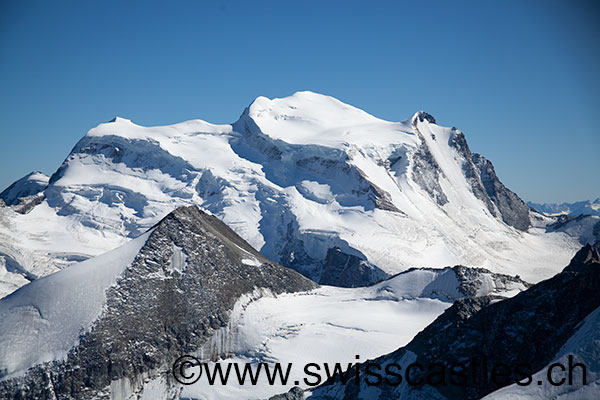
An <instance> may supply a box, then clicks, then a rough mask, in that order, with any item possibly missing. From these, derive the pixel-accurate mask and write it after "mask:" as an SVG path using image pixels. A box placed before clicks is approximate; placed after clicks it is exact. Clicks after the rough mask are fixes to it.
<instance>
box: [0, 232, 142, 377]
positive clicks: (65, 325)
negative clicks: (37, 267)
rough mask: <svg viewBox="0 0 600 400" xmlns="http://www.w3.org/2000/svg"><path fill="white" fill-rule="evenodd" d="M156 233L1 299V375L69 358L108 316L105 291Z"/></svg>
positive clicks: (37, 281)
mask: <svg viewBox="0 0 600 400" xmlns="http://www.w3.org/2000/svg"><path fill="white" fill-rule="evenodd" d="M149 235H150V232H147V233H145V234H143V235H141V236H140V237H138V238H136V239H133V240H131V241H130V242H128V243H127V244H125V245H123V246H121V247H119V248H117V249H115V250H113V251H111V252H108V253H106V254H103V255H100V256H98V257H96V258H93V259H90V260H87V261H83V262H81V263H78V264H75V265H72V266H70V267H68V268H65V269H64V270H62V271H59V272H57V273H55V274H52V275H49V276H46V277H43V278H40V279H37V280H35V281H33V282H31V283H30V284H28V285H26V286H23V287H22V288H21V289H19V290H18V291H16V292H14V293H13V294H11V295H10V296H7V297H5V298H3V299H2V300H0V321H2V324H0V372H1V373H2V375H8V376H11V375H13V376H14V374H18V373H20V372H23V371H24V370H26V369H27V368H29V367H30V366H33V365H35V364H39V363H43V362H46V361H51V360H59V359H62V358H64V357H65V356H66V354H67V352H68V351H69V349H71V348H72V347H73V346H74V345H76V344H77V342H78V339H79V336H80V334H81V333H84V332H85V331H86V330H88V329H89V328H90V326H91V324H92V323H93V321H94V320H95V319H96V318H97V317H98V316H99V315H100V313H101V312H102V308H103V304H104V302H105V299H106V297H105V291H106V290H107V288H108V287H110V286H111V285H113V284H114V283H115V282H116V279H117V277H118V276H119V274H120V273H121V272H122V271H123V270H124V268H125V267H126V266H127V265H129V264H131V262H132V261H133V259H134V257H135V255H136V254H137V253H138V252H139V250H140V249H141V247H142V246H143V245H144V243H145V242H146V240H147V238H148V236H149Z"/></svg>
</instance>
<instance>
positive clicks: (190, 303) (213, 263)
mask: <svg viewBox="0 0 600 400" xmlns="http://www.w3.org/2000/svg"><path fill="white" fill-rule="evenodd" d="M251 257H254V258H256V259H257V260H259V261H260V262H261V263H262V265H260V266H252V265H246V264H244V263H243V262H242V260H243V259H247V258H251ZM315 286H316V285H315V284H314V283H313V282H311V281H309V280H308V279H306V278H304V277H302V276H301V275H300V274H298V273H297V272H295V271H293V270H290V269H288V268H284V267H281V266H279V265H277V264H275V263H273V262H271V261H269V260H268V259H266V258H265V257H263V256H262V255H261V254H260V253H258V252H257V251H256V250H254V249H253V248H252V247H251V246H250V245H249V244H248V243H246V242H245V241H244V240H243V239H241V238H240V237H239V236H237V235H236V234H235V233H234V232H233V231H232V230H230V229H229V228H228V227H227V226H226V225H225V224H223V223H222V222H221V221H219V220H218V219H217V218H215V217H213V216H210V215H207V214H205V213H203V212H202V211H200V210H199V209H198V208H197V207H195V206H192V207H185V208H179V209H177V210H175V211H174V212H172V213H171V214H169V215H168V216H167V217H165V218H164V219H163V220H162V221H161V222H159V223H158V224H157V225H156V226H155V227H154V231H153V232H152V233H151V234H150V236H149V238H148V240H147V242H146V244H145V245H144V246H143V247H142V249H141V250H140V252H139V253H138V255H137V256H136V258H135V259H134V261H133V263H132V264H131V265H130V266H128V267H127V268H126V269H125V271H124V272H123V273H122V275H121V276H120V277H119V279H118V281H117V284H116V285H115V286H113V287H111V288H110V289H108V290H107V300H106V305H105V310H104V311H103V313H102V315H101V316H100V317H99V319H97V320H96V321H95V323H94V325H93V327H92V329H91V330H90V332H89V333H86V334H84V335H83V336H81V338H80V342H79V344H78V345H77V346H76V347H75V348H73V349H72V350H71V351H70V352H69V354H68V356H67V359H66V360H65V361H54V362H50V363H44V364H41V365H37V366H35V367H34V368H32V369H30V370H29V371H28V372H27V373H26V375H24V376H23V377H20V378H13V379H7V380H4V381H0V398H11V399H25V398H36V399H55V398H56V399H72V398H77V399H91V398H109V397H110V395H111V393H110V389H109V387H110V385H111V382H115V381H117V380H121V379H123V378H126V379H127V380H128V381H129V384H130V385H131V386H132V387H131V390H132V391H135V390H139V389H140V387H141V381H143V379H144V378H149V377H150V378H152V377H156V376H159V375H162V376H166V377H167V378H166V379H170V377H169V375H168V373H167V372H166V371H167V370H168V368H169V366H170V364H171V363H172V362H173V361H174V360H175V359H176V358H177V357H178V356H180V355H182V354H187V353H190V352H193V351H195V350H197V349H199V348H200V347H201V346H202V345H203V344H204V343H205V342H206V341H207V339H209V338H210V337H211V335H212V334H213V333H214V332H216V331H217V330H219V329H220V328H222V327H224V326H226V325H227V323H228V320H229V313H230V311H231V310H232V308H233V306H234V304H235V303H236V301H237V300H238V299H239V298H240V297H241V296H242V295H245V294H251V293H253V292H254V291H255V290H256V289H266V290H268V291H270V292H272V293H274V294H278V293H283V292H296V291H302V290H309V289H312V288H314V287H315ZM136 382H137V384H136Z"/></svg>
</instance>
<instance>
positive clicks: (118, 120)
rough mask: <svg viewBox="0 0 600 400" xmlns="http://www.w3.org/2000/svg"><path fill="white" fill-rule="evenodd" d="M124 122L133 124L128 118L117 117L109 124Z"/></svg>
mask: <svg viewBox="0 0 600 400" xmlns="http://www.w3.org/2000/svg"><path fill="white" fill-rule="evenodd" d="M123 122H131V120H130V119H127V118H123V117H119V116H116V117H114V118H113V119H111V120H110V121H108V123H123Z"/></svg>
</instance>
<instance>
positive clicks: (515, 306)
mask: <svg viewBox="0 0 600 400" xmlns="http://www.w3.org/2000/svg"><path fill="white" fill-rule="evenodd" d="M599 247H600V243H596V245H593V246H592V245H589V244H588V245H586V246H584V247H583V248H582V249H581V250H580V251H579V252H578V253H577V254H576V255H575V257H574V258H573V259H572V261H571V263H570V264H569V265H568V266H567V267H566V268H565V269H564V270H563V271H562V272H561V273H559V274H557V275H556V276H554V277H553V278H551V279H548V280H546V281H543V282H540V283H538V284H537V285H535V286H533V287H531V288H529V289H528V290H526V291H524V292H521V293H520V294H518V295H517V296H515V297H513V298H510V299H506V300H503V301H498V299H497V298H496V297H493V296H483V297H476V298H465V299H460V300H457V301H456V302H455V303H454V304H453V306H452V307H450V308H449V309H447V310H446V311H445V312H444V314H442V315H441V316H439V317H438V318H437V319H436V320H435V321H434V322H433V323H432V324H431V325H429V326H428V327H427V328H425V329H424V330H423V331H422V332H420V333H419V334H418V335H417V336H416V337H415V338H414V339H413V340H412V341H411V342H410V343H409V344H408V345H407V346H405V347H402V348H400V349H398V350H396V351H395V352H393V353H390V354H387V355H385V356H382V357H379V358H377V359H375V360H373V362H374V363H376V364H378V365H380V366H386V365H388V364H390V363H398V364H400V365H402V366H403V368H405V367H406V365H407V363H408V364H410V363H415V362H416V363H419V364H420V365H423V366H430V365H433V364H434V363H442V364H443V365H446V366H450V365H453V364H457V363H460V362H464V361H465V360H471V359H473V358H478V359H482V357H484V356H485V357H486V358H487V360H488V362H489V364H490V365H499V364H500V363H503V364H506V365H508V366H514V365H516V364H518V363H527V364H529V365H530V366H531V370H530V373H532V374H533V373H535V372H537V371H539V370H541V369H543V368H544V367H546V366H547V365H548V364H549V363H550V362H551V361H552V360H553V357H554V356H555V355H556V354H557V352H558V351H559V349H560V348H561V347H562V346H563V344H564V343H565V342H566V341H567V340H568V339H569V338H570V337H571V336H572V335H573V334H574V333H575V332H576V330H577V329H578V327H579V325H580V323H581V322H582V321H583V320H584V318H585V317H586V316H588V315H589V314H590V313H591V312H592V311H594V310H595V309H597V308H598V307H600V296H598V293H600V254H599ZM365 366H366V363H363V364H362V365H361V366H360V369H361V376H365V375H364V373H365ZM425 368H427V367H425ZM414 372H415V373H414V374H411V377H412V381H413V382H416V381H418V380H419V379H423V380H424V381H425V380H426V374H427V371H423V372H422V373H421V372H420V371H418V370H414ZM511 383H514V381H512V380H511V381H510V382H508V383H507V384H511ZM507 384H503V385H500V384H497V383H495V382H493V381H491V380H490V381H489V382H487V383H480V384H477V385H473V384H468V385H463V386H459V385H445V386H443V385H440V386H435V387H434V386H432V385H421V386H413V387H411V386H407V385H406V383H405V382H404V383H402V384H401V385H399V386H396V387H392V386H389V385H382V386H379V387H378V388H373V387H368V386H367V385H366V383H365V381H364V380H361V381H360V383H359V384H356V382H355V381H354V380H350V381H349V382H347V384H346V385H342V384H341V383H339V382H336V383H333V384H325V385H322V386H320V387H318V388H317V389H315V390H314V392H313V394H312V396H311V397H310V398H311V399H348V400H349V399H362V398H365V399H366V398H380V399H399V398H402V399H425V398H439V399H479V398H481V397H483V396H485V395H487V394H488V393H491V392H493V391H495V390H497V389H499V388H500V387H502V386H506V385H507ZM534 384H535V383H534ZM374 393H377V395H376V397H373V394H374Z"/></svg>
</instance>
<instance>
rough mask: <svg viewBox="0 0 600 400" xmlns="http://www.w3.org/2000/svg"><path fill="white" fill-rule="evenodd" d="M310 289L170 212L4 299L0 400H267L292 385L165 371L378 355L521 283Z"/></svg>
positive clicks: (224, 233) (439, 279)
mask: <svg viewBox="0 0 600 400" xmlns="http://www.w3.org/2000/svg"><path fill="white" fill-rule="evenodd" d="M315 286H316V285H314V284H313V283H312V282H310V281H308V280H307V279H305V278H303V277H302V276H301V275H299V274H297V273H296V272H294V271H292V270H289V269H286V268H283V267H280V266H277V265H275V264H273V263H271V262H270V261H268V260H267V259H265V258H264V257H263V256H262V255H260V254H259V253H258V252H257V251H256V250H254V249H252V248H251V247H250V246H249V245H248V244H247V243H246V242H244V241H243V240H242V239H241V238H239V237H238V236H237V235H235V234H234V233H233V232H232V231H231V230H230V229H228V228H227V227H226V226H225V225H224V224H223V223H222V222H220V221H219V220H218V219H216V218H215V217H212V216H209V215H207V214H204V213H202V212H201V211H199V210H198V209H197V208H196V207H188V208H180V209H177V210H176V211H174V212H173V213H171V214H169V215H168V216H167V217H166V218H164V219H163V220H161V222H159V223H158V224H157V225H155V226H154V227H152V228H151V229H150V230H149V231H148V232H146V233H144V234H142V235H141V236H139V237H138V238H135V239H133V240H131V241H129V242H128V243H126V244H125V245H123V246H121V247H119V248H117V249H115V250H113V251H111V252H108V253H105V254H103V255H100V256H98V257H95V258H93V259H90V260H87V261H83V262H81V263H79V264H76V265H74V266H71V267H68V268H65V269H64V270H62V271H59V272H57V273H54V274H51V275H49V276H47V277H43V278H40V279H37V280H35V281H33V282H31V283H30V284H28V285H26V286H24V287H22V288H21V289H19V290H18V291H16V292H15V293H13V294H11V295H9V296H7V297H6V298H4V299H2V300H0V320H2V321H3V323H2V325H0V397H1V398H14V397H18V396H22V397H24V398H33V397H35V398H54V397H53V396H55V397H56V398H92V397H94V396H98V397H100V398H103V397H108V396H110V397H111V398H115V399H118V398H127V397H128V396H129V395H135V396H142V397H143V398H147V397H144V396H155V398H166V397H168V398H177V397H181V396H182V397H194V396H195V397H199V398H214V399H223V398H232V399H234V398H240V396H250V397H257V398H260V397H262V396H263V395H264V396H270V395H273V394H275V393H278V392H280V391H283V390H287V389H288V388H289V386H291V382H293V381H290V384H288V386H282V387H277V386H273V385H269V384H267V382H259V384H258V385H257V386H256V387H253V388H252V389H251V391H250V389H249V388H247V387H240V386H235V385H234V384H232V385H227V386H219V385H214V386H213V385H207V384H206V381H201V382H199V384H198V385H193V386H190V387H182V386H181V385H179V384H178V383H177V382H175V381H174V380H173V379H172V377H171V376H170V368H169V367H170V363H171V362H173V360H175V359H176V358H177V357H178V356H180V355H182V354H199V355H201V356H202V357H203V358H204V359H205V360H208V361H211V360H215V359H225V360H227V361H229V362H232V361H240V362H254V363H256V362H260V361H263V362H270V363H273V362H276V361H278V362H282V363H285V362H293V363H294V364H296V365H300V364H301V362H303V361H306V362H326V361H327V362H332V361H341V360H342V361H343V360H345V359H346V358H348V357H352V358H353V357H354V354H350V353H349V348H351V349H357V350H358V349H360V354H361V355H362V357H364V358H367V357H376V356H379V355H381V354H385V353H387V352H389V351H391V350H393V349H395V348H397V347H398V346H402V345H404V344H406V343H407V342H408V341H409V340H410V339H411V338H412V337H413V336H414V334H415V333H416V332H418V331H419V330H421V329H422V328H424V327H425V326H426V325H427V324H429V323H430V322H431V321H432V320H433V319H435V317H436V316H438V315H439V314H440V313H442V312H443V311H444V309H446V308H447V307H449V306H450V305H451V304H452V301H454V300H455V299H460V298H466V297H473V296H486V295H490V294H493V295H496V296H513V295H515V294H516V293H518V292H520V291H522V290H524V289H525V288H526V287H527V286H528V284H526V283H525V282H523V281H520V280H519V279H516V278H513V277H510V276H504V275H498V274H493V273H491V272H490V271H487V270H483V269H469V268H466V267H463V266H456V267H453V268H444V269H439V270H436V269H412V270H410V271H406V272H403V273H401V274H399V275H397V276H395V277H393V278H390V279H388V280H386V281H383V282H380V283H378V284H376V285H374V286H370V287H365V288H352V289H346V288H336V287H321V288H317V289H314V288H315ZM309 289H313V290H311V291H309V292H306V290H309ZM357 316H360V317H359V318H357ZM295 373H296V374H298V373H301V371H296V372H295ZM299 378H300V377H299V376H298V379H299ZM293 379H296V375H294V378H293Z"/></svg>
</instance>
